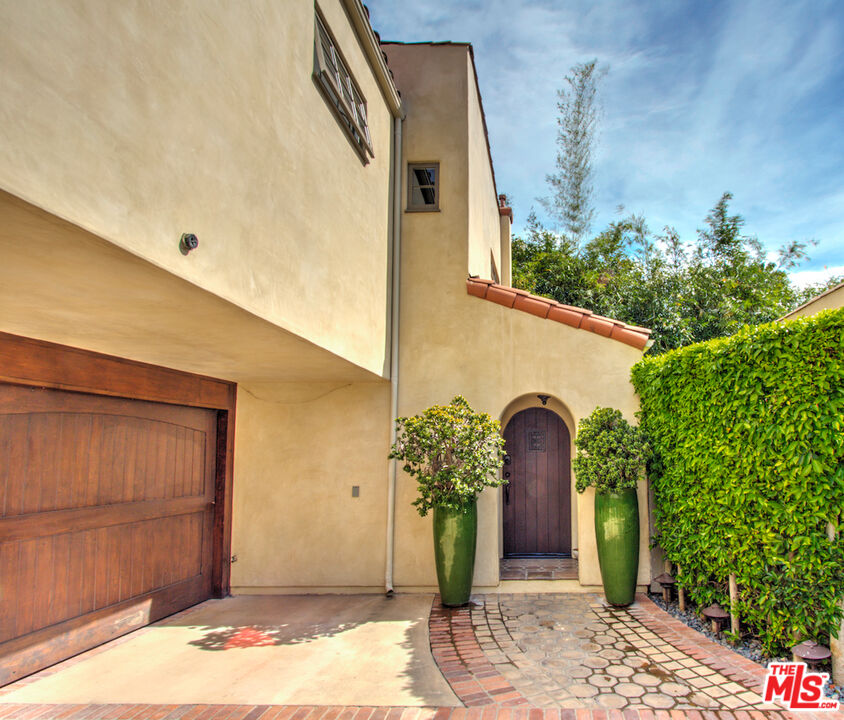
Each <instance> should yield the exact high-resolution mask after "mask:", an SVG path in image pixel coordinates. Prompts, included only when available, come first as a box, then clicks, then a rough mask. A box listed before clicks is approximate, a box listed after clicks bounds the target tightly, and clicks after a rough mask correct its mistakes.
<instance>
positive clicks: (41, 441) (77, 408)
mask: <svg viewBox="0 0 844 720" xmlns="http://www.w3.org/2000/svg"><path fill="white" fill-rule="evenodd" d="M0 357H1V358H2V359H3V362H2V363H0V379H1V380H2V381H0V457H2V458H3V462H2V463H0V685H2V684H5V683H7V682H10V681H12V680H15V679H17V678H19V677H22V676H24V675H26V674H29V673H31V672H34V671H36V670H38V669H40V668H42V667H45V666H47V665H49V664H52V663H55V662H58V661H60V660H62V659H64V658H67V657H69V656H71V655H73V654H75V653H78V652H81V651H83V650H86V649H88V648H90V647H93V646H94V645H97V644H99V643H101V642H105V641H107V640H110V639H112V638H114V637H118V636H119V635H122V634H125V633H126V632H129V631H131V630H133V629H136V628H139V627H142V626H143V625H145V624H147V623H149V622H152V621H154V620H157V619H159V618H162V617H165V616H166V615H169V614H172V613H174V612H177V611H178V610H181V609H184V608H186V607H189V606H190V605H194V604H196V603H198V602H201V601H202V600H205V599H207V598H209V597H211V596H212V594H217V595H219V594H221V593H225V592H226V591H227V588H228V566H227V562H226V558H227V557H228V550H229V548H230V525H229V520H228V517H227V515H226V512H225V508H227V507H229V503H230V482H231V480H230V473H231V448H232V444H233V432H232V428H233V423H232V422H231V421H232V420H233V417H232V413H233V412H234V407H235V405H234V403H235V388H234V386H233V385H232V384H231V383H226V382H224V381H220V380H214V379H213V378H203V377H200V376H197V375H190V374H188V373H182V372H177V371H174V370H168V369H166V368H160V367H154V366H151V365H144V364H142V363H135V362H132V361H128V360H123V359H120V358H112V357H107V356H104V355H99V354H96V353H91V352H87V351H84V350H78V349H74V348H67V347H62V346H59V345H53V344H50V343H45V342H41V341H37V340H31V339H27V338H20V337H15V336H12V335H8V334H4V333H0ZM133 398H134V399H133ZM218 433H219V434H220V435H219V438H218ZM221 443H222V444H221ZM218 463H219V467H218Z"/></svg>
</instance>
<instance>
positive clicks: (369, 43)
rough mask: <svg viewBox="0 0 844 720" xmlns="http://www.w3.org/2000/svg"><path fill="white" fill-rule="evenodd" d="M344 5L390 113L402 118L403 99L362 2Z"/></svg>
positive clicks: (348, 1) (353, 0)
mask: <svg viewBox="0 0 844 720" xmlns="http://www.w3.org/2000/svg"><path fill="white" fill-rule="evenodd" d="M343 5H344V6H345V8H346V12H348V14H349V18H350V19H351V21H352V25H353V26H354V29H355V32H356V33H357V35H358V37H359V38H360V39H361V44H362V45H363V50H364V52H365V53H366V57H367V58H368V60H369V64H370V65H371V66H372V69H373V71H374V73H375V77H376V79H377V80H378V84H379V85H380V87H381V92H382V93H383V94H384V99H385V100H386V101H387V106H388V107H389V108H390V112H391V113H392V115H393V117H402V105H401V97H400V96H399V92H398V89H397V88H396V84H395V83H394V82H393V77H392V75H390V69H389V68H388V67H387V63H386V62H384V56H383V54H382V52H381V45H380V43H379V42H378V38H377V37H376V36H375V31H374V30H373V29H372V25H370V24H369V16H368V15H367V13H366V10H365V9H364V7H363V3H362V2H361V0H343Z"/></svg>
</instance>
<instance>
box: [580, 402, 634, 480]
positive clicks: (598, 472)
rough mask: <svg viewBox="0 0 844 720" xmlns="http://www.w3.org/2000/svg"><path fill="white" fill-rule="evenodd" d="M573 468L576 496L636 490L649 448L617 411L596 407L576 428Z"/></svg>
mask: <svg viewBox="0 0 844 720" xmlns="http://www.w3.org/2000/svg"><path fill="white" fill-rule="evenodd" d="M574 446H575V448H577V455H576V456H575V458H574V463H573V468H574V474H575V477H576V478H577V485H576V487H577V492H579V493H582V492H583V491H584V490H586V488H588V487H594V488H595V490H596V491H597V492H615V491H617V490H629V489H633V488H635V487H636V485H637V483H638V482H639V478H640V477H641V476H642V472H643V471H644V469H645V460H646V458H647V454H648V444H647V442H646V441H645V438H644V436H643V435H642V433H641V432H640V430H639V428H637V427H634V426H632V425H631V424H630V423H628V422H627V420H625V419H624V418H623V417H622V415H621V411H620V410H615V409H613V408H604V407H597V408H595V409H594V410H593V411H592V414H591V415H589V416H588V417H585V418H583V419H582V420H581V421H580V423H578V426H577V437H576V438H575V440H574Z"/></svg>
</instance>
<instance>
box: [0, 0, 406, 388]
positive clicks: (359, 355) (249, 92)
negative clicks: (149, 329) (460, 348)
mask: <svg viewBox="0 0 844 720" xmlns="http://www.w3.org/2000/svg"><path fill="white" fill-rule="evenodd" d="M320 6H321V8H322V9H323V11H324V14H325V16H326V19H327V21H328V24H329V26H330V28H331V30H332V31H333V33H334V34H335V35H336V37H337V41H338V45H339V46H340V48H341V50H342V52H343V53H344V54H345V56H346V59H347V61H348V63H349V65H350V69H351V71H352V73H353V75H354V76H355V78H356V80H357V82H358V84H359V85H360V87H361V89H362V91H363V94H364V96H365V97H366V99H367V101H368V108H369V123H370V129H371V134H372V140H373V144H374V148H375V157H374V159H373V160H372V161H371V162H370V163H369V164H368V165H364V164H363V163H362V162H361V160H360V158H359V156H358V154H357V153H356V151H355V150H354V149H353V148H352V146H351V144H350V142H349V141H348V139H347V137H346V135H345V133H344V132H343V130H342V129H341V127H340V126H339V124H338V122H337V120H336V119H335V117H334V115H333V113H332V111H331V109H330V107H329V106H328V104H327V102H326V101H325V100H324V98H323V96H322V94H321V92H320V91H319V89H318V88H317V85H316V84H315V83H314V81H313V79H312V77H311V74H312V69H313V32H314V8H313V4H312V3H307V2H285V3H278V2H274V1H273V0H255V1H254V2H249V3H232V2H224V1H223V0H174V1H173V2H167V3H161V2H158V3H141V2H108V1H107V0H74V2H64V3H31V2H19V1H18V0H0V28H2V30H0V32H1V33H2V42H0V189H4V190H6V191H8V192H10V193H12V194H14V195H17V196H18V197H21V198H23V199H25V200H27V201H29V202H31V203H33V204H35V205H37V206H39V207H42V208H45V209H47V210H48V211H50V212H51V213H53V214H55V215H57V216H59V217H62V218H65V219H67V220H70V221H71V222H73V223H75V224H76V225H79V226H81V227H83V228H85V229H87V230H90V231H91V232H93V233H94V234H95V235H97V236H99V237H101V238H103V239H105V240H108V241H110V242H112V243H114V244H116V245H117V246H119V247H121V248H124V249H126V250H128V251H130V252H131V253H133V254H135V255H138V256H140V257H142V258H144V259H146V260H149V261H150V262H152V263H153V264H154V265H157V266H159V267H162V268H165V269H167V270H168V271H170V272H172V273H174V274H175V275H177V276H179V277H182V278H185V279H187V280H188V281H190V282H191V283H194V284H196V285H198V286H200V287H202V288H204V289H206V290H208V291H210V292H211V293H213V294H216V295H218V296H220V297H222V298H224V299H226V300H228V301H229V302H231V303H232V304H233V305H236V306H238V307H241V308H244V309H245V310H247V311H248V312H250V313H251V314H253V315H254V316H256V317H259V318H262V319H264V320H266V321H268V322H270V323H272V324H275V325H278V326H280V327H282V328H284V329H286V330H288V331H290V332H292V333H294V334H296V335H298V336H300V337H302V338H304V339H306V340H308V341H311V342H313V343H315V344H316V345H318V346H320V347H323V348H326V349H328V350H330V351H332V352H333V353H335V354H337V355H340V356H342V357H344V358H347V359H349V360H351V361H352V362H354V363H355V364H357V365H359V366H361V367H363V368H365V369H367V370H369V371H372V372H375V373H378V374H379V375H382V376H383V375H384V374H385V364H386V362H387V348H388V337H387V336H388V333H387V320H388V304H389V275H388V267H389V248H388V227H389V185H390V184H389V174H390V161H391V158H390V149H391V133H392V130H391V127H392V125H391V123H392V118H391V114H390V111H389V110H388V108H387V105H386V103H385V100H384V98H383V96H382V94H381V90H380V89H379V86H378V84H377V82H376V78H375V76H374V75H373V73H372V71H371V69H370V66H369V65H368V64H367V60H366V57H365V55H364V53H363V50H362V46H361V43H360V41H359V40H358V38H357V36H356V35H355V34H354V31H353V29H352V25H351V24H350V21H349V18H348V16H347V14H346V12H345V10H344V8H343V6H342V5H341V2H340V0H323V1H322V2H321V3H320ZM362 198H366V201H365V202H362V201H361V199H362ZM183 232H193V233H196V234H197V235H198V237H199V240H200V246H199V248H198V249H197V250H196V251H194V252H193V253H191V254H190V255H189V256H187V257H184V256H183V255H181V254H180V252H179V249H178V241H179V238H180V236H181V234H182V233H183Z"/></svg>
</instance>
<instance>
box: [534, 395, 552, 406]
mask: <svg viewBox="0 0 844 720" xmlns="http://www.w3.org/2000/svg"><path fill="white" fill-rule="evenodd" d="M536 397H538V398H539V400H540V402H541V403H542V404H543V405H547V404H548V400H549V399H550V397H551V396H550V395H537V396H536Z"/></svg>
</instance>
